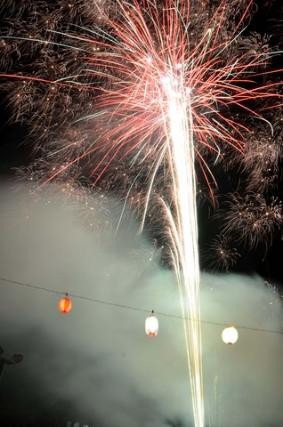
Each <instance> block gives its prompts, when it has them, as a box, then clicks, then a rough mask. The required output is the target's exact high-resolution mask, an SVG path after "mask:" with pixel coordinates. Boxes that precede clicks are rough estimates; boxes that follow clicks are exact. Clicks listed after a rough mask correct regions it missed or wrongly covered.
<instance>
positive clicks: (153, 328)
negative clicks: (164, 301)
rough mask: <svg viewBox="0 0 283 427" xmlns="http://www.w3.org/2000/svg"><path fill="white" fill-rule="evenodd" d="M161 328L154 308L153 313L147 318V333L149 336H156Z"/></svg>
mask: <svg viewBox="0 0 283 427" xmlns="http://www.w3.org/2000/svg"><path fill="white" fill-rule="evenodd" d="M158 330H159V322H158V319H157V317H156V316H155V315H154V311H153V310H152V312H151V315H150V316H148V317H147V318H146V319H145V333H146V335H147V336H148V337H156V336H157V334H158Z"/></svg>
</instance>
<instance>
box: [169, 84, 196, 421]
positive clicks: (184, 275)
mask: <svg viewBox="0 0 283 427" xmlns="http://www.w3.org/2000/svg"><path fill="white" fill-rule="evenodd" d="M163 84H164V88H165V92H166V95H167V100H168V121H167V123H168V134H169V140H168V141H167V144H168V156H169V163H170V166H171V171H172V176H173V189H172V192H173V197H174V199H173V200H174V202H175V210H176V219H174V218H173V217H172V213H171V211H170V209H167V210H166V211H167V215H168V218H169V222H170V223H171V230H172V243H173V248H174V250H173V251H172V257H173V259H174V265H175V271H176V274H177V279H178V285H179V291H180V296H181V304H182V310H183V318H184V328H185V336H186V345H187V353H188V368H189V373H190V382H191V391H192V403H193V413H194V420H195V426H196V427H203V426H204V400H203V380H202V359H201V325H200V299H199V285H200V272H199V256H198V227H197V208H196V182H195V166H194V162H195V156H194V142H193V123H192V120H193V119H192V112H191V105H190V96H188V94H187V95H186V92H187V91H186V90H185V85H184V82H183V81H182V78H179V80H176V79H174V78H172V77H169V76H167V77H164V79H163ZM165 114H166V113H165ZM165 119H166V117H165ZM165 124H166V122H165ZM188 313H189V314H190V318H188V317H187V314H188Z"/></svg>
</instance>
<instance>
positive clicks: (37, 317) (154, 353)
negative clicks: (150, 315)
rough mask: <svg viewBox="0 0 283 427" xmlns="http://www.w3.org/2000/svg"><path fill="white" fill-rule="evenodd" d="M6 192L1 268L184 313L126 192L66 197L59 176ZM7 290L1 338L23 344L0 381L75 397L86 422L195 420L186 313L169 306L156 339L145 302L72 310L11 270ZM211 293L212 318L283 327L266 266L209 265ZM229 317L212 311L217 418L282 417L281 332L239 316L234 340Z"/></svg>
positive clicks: (247, 425) (209, 360) (247, 421)
mask: <svg viewBox="0 0 283 427" xmlns="http://www.w3.org/2000/svg"><path fill="white" fill-rule="evenodd" d="M82 200H84V201H83V203H82ZM0 203H1V207H2V208H1V218H0V231H1V245H0V276H1V277H4V278H9V279H12V280H16V281H21V282H25V283H31V284H34V285H39V286H41V287H45V288H49V289H54V290H58V291H62V294H63V293H64V292H69V293H74V294H79V295H81V296H86V297H89V298H95V299H98V300H103V301H108V302H112V303H117V304H121V305H127V306H132V307H137V308H141V309H145V310H148V312H149V311H150V310H151V309H154V310H155V311H156V312H160V313H168V314H169V315H176V316H179V315H180V314H181V313H180V307H179V299H178V298H179V297H178V292H177V286H176V283H175V278H174V274H173V273H172V272H170V271H167V270H164V269H162V268H161V267H160V265H159V262H158V259H159V254H158V252H157V251H155V250H154V248H152V247H151V246H150V245H149V244H148V242H147V241H146V239H145V238H142V237H141V236H137V225H136V224H135V221H134V219H133V216H132V214H131V213H130V212H127V211H123V212H124V214H123V217H122V220H121V216H120V215H121V211H122V209H123V207H122V206H120V204H119V203H118V202H117V201H115V200H111V199H105V198H103V200H102V198H101V197H93V198H91V197H90V196H87V198H86V196H84V198H82V197H78V194H76V195H75V196H72V197H69V198H68V197H66V196H64V195H63V193H62V191H61V189H60V188H50V189H48V191H47V190H46V191H45V192H43V193H42V194H41V195H40V196H38V195H37V196H36V197H35V196H32V195H31V192H30V189H29V188H28V187H27V186H26V187H25V186H21V187H18V188H17V192H16V193H15V192H14V191H12V190H11V188H10V187H5V188H2V190H1V193H0ZM117 225H119V226H118V227H117ZM0 292H1V299H0V322H1V326H2V327H1V336H2V338H1V342H0V345H3V347H4V348H5V350H7V351H9V352H11V353H12V352H22V353H23V354H24V361H23V362H22V363H21V364H19V365H17V366H15V367H13V368H12V367H11V368H9V367H7V368H6V370H5V372H4V375H3V378H1V383H0V388H1V387H2V388H5V387H6V389H8V390H10V391H11V390H13V388H14V389H15V391H14V393H16V394H17V395H18V396H23V395H27V394H28V393H31V394H33V395H37V399H38V400H39V401H40V400H42V399H43V400H45V401H49V402H53V401H54V402H56V401H62V402H63V401H68V402H71V406H72V407H73V408H74V410H75V409H76V410H77V411H79V413H81V414H83V417H84V419H85V420H86V422H87V423H88V425H102V426H109V427H119V426H121V427H139V426H146V427H161V426H170V425H171V426H177V425H179V426H182V425H184V426H189V425H193V423H192V410H191V398H190V389H189V379H188V373H187V366H186V353H185V342H184V338H183V329H182V328H183V327H182V321H181V320H180V319H178V318H176V317H174V316H173V317H168V316H163V315H161V314H160V315H159V316H158V317H159V321H160V332H159V335H158V337H157V338H155V339H150V338H148V337H146V336H145V334H144V318H145V316H146V313H145V312H142V311H137V310H132V309H124V308H121V307H117V306H111V305H105V304H101V303H94V302H91V301H85V300H82V299H76V298H74V299H73V310H72V312H71V313H70V314H69V315H66V316H62V315H61V314H60V313H59V312H58V310H57V300H58V299H59V298H60V295H58V296H56V295H54V294H52V293H49V292H45V291H39V290H34V289H30V288H24V287H20V286H16V285H12V284H10V283H5V282H1V283H0ZM201 295H202V296H201V300H202V319H203V320H204V321H211V322H216V323H223V324H231V323H232V324H235V325H239V326H249V327H251V328H255V329H272V330H280V328H281V327H282V318H283V316H282V305H281V302H280V297H279V296H278V294H277V293H276V292H275V291H274V290H273V289H272V288H268V287H267V286H266V284H265V283H264V281H263V280H262V279H261V278H260V277H257V276H254V277H247V276H243V275H233V274H223V275H216V274H214V275H212V274H205V273H204V274H202V283H201ZM222 329H223V327H222V326H221V325H215V324H210V323H205V322H204V323H203V352H204V358H203V360H204V387H205V408H206V420H207V426H212V427H214V426H222V427H228V426H229V427H267V426H282V425H283V409H282V408H283V394H282V388H283V375H282V355H283V336H282V335H280V334H274V333H266V332H261V331H256V330H249V329H241V328H239V342H238V343H237V344H236V345H234V346H225V345H224V344H223V342H222V341H221V332H222ZM27 379H28V386H27V385H24V384H27ZM24 381H25V382H24ZM33 403H34V402H33ZM23 405H24V404H23ZM20 410H22V411H23V414H24V408H19V411H20ZM74 421H75V420H74ZM94 423H97V424H94ZM1 425H2V423H1Z"/></svg>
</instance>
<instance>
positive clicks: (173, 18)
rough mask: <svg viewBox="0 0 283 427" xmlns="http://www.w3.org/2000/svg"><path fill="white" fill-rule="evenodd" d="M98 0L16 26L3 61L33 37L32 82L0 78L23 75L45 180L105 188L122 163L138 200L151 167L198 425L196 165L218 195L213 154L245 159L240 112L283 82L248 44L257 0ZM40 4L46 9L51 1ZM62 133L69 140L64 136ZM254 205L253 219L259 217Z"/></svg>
mask: <svg viewBox="0 0 283 427" xmlns="http://www.w3.org/2000/svg"><path fill="white" fill-rule="evenodd" d="M12 3H13V2H12ZM95 4H96V7H97V8H98V9H97V11H98V13H97V16H96V17H95V18H96V19H95V22H94V23H93V22H92V20H93V16H92V13H91V10H90V9H89V7H87V8H86V6H87V5H86V3H85V2H79V4H76V5H75V4H73V3H72V2H70V3H68V4H66V3H65V2H62V6H61V7H60V8H59V9H58V10H55V8H53V10H52V12H51V13H50V14H49V15H48V17H47V16H46V14H45V15H44V18H45V21H46V22H45V28H46V26H47V33H45V32H44V33H43V32H42V27H41V26H39V25H36V26H35V27H34V28H31V27H29V28H27V29H26V31H25V32H22V33H21V34H20V32H18V33H17V34H15V35H11V32H10V30H7V31H8V33H6V34H3V36H2V42H1V43H2V44H3V48H5V52H6V54H9V52H10V49H11V44H13V43H15V40H18V43H17V49H18V50H17V52H20V53H19V55H20V56H21V57H24V56H25V55H26V47H27V41H28V42H29V46H31V47H32V48H31V49H32V53H31V55H32V57H33V58H34V61H33V63H34V68H33V70H31V73H30V74H27V73H26V74H25V75H22V74H20V72H21V71H18V72H16V73H15V72H12V71H11V72H9V69H8V71H7V72H6V73H5V74H3V75H2V76H3V78H4V77H6V78H13V79H17V80H18V85H17V86H16V89H15V92H14V93H12V94H11V93H10V100H11V102H12V103H14V104H16V105H17V116H16V118H17V120H21V119H22V118H23V117H25V115H26V114H28V115H29V116H30V122H31V123H32V131H33V132H34V134H37V135H39V134H40V135H41V138H40V141H41V142H40V143H39V146H38V149H39V151H40V152H41V155H42V157H43V158H44V160H43V161H42V160H41V165H43V166H41V165H39V163H38V164H37V165H36V168H37V169H38V170H41V171H43V178H42V179H41V181H42V184H44V183H48V182H51V181H56V180H58V179H62V177H63V178H64V177H66V176H72V177H73V178H74V179H75V178H78V177H79V175H80V172H78V171H80V170H81V168H82V171H83V172H84V173H85V172H86V171H87V173H88V175H89V176H90V177H91V181H92V184H93V185H98V184H99V183H101V181H102V180H103V178H104V177H105V176H106V175H107V174H108V173H109V170H110V169H111V168H114V169H112V170H114V175H115V171H116V172H117V171H119V173H117V175H119V177H121V178H122V181H123V180H124V182H125V185H124V184H123V187H124V186H125V187H126V186H127V185H128V189H127V192H126V195H127V199H128V200H129V201H130V202H131V200H133V203H140V199H139V198H138V197H137V196H132V195H131V192H133V191H134V189H135V187H136V185H135V183H136V182H139V181H140V180H141V177H140V170H142V171H143V174H142V175H143V188H145V187H146V191H144V193H143V194H144V196H143V198H142V200H143V209H142V212H141V223H142V226H143V224H144V223H145V219H146V214H147V212H148V211H149V207H150V202H151V199H152V198H156V199H158V204H159V206H161V207H162V211H163V213H164V218H165V219H164V221H165V223H166V227H165V228H166V231H167V236H169V240H170V248H171V249H170V251H171V256H172V260H173V265H174V268H175V271H176V274H177V278H178V284H179V289H180V295H181V302H182V308H183V315H184V326H185V335H186V345H187V351H188V364H189V372H190V382H191V390H192V400H193V412H194V420H195V425H196V426H197V427H203V426H204V422H205V421H204V405H203V384H202V363H201V331H200V301H199V260H198V242H197V240H198V230H197V211H196V193H197V191H196V174H195V159H197V161H198V165H199V166H198V167H199V168H200V170H201V172H202V174H203V177H204V179H205V181H206V183H207V186H208V188H209V192H210V196H211V198H212V199H214V190H215V188H216V181H215V179H214V176H213V173H212V171H211V168H210V165H209V162H208V160H207V159H208V157H209V158H213V161H214V162H217V161H218V160H220V159H221V158H222V157H223V153H224V152H225V150H226V147H227V146H228V147H230V148H232V149H233V150H235V151H236V152H237V153H239V155H240V156H244V155H246V156H247V159H248V154H247V153H248V151H245V142H246V135H247V134H249V133H250V132H251V126H250V125H249V124H248V123H247V121H248V120H241V119H240V117H242V116H245V117H248V118H250V117H253V118H257V119H262V111H260V107H259V100H270V99H277V101H276V102H275V104H280V102H281V101H280V94H278V91H277V88H278V86H279V84H280V83H270V82H268V81H266V79H265V78H264V74H266V75H267V74H269V73H271V71H268V66H269V62H270V58H271V56H272V52H270V51H269V50H268V47H267V42H268V40H267V39H266V38H260V37H258V36H257V35H256V34H252V37H251V38H250V39H249V40H250V41H249V42H248V41H247V40H246V41H245V40H244V38H243V31H244V29H245V23H246V22H247V21H248V19H249V17H250V14H251V13H252V10H253V1H252V0H251V1H249V2H246V1H230V2H229V4H227V2H226V1H220V2H210V1H208V0H203V1H197V2H189V1H177V0H176V1H174V0H164V1H163V2H158V1H155V0H140V1H138V0H133V1H132V2H127V1H116V6H115V8H113V11H111V15H109V14H108V13H107V10H108V11H109V10H110V9H109V8H108V6H109V3H106V2H102V3H101V7H99V3H98V2H96V3H95ZM37 7H38V8H39V9H40V7H41V8H43V9H44V7H46V3H45V2H43V5H41V3H40V2H39V4H38V5H37ZM78 10H80V12H79V16H80V19H75V22H74V23H73V24H72V25H70V24H69V25H67V26H66V27H64V25H62V22H63V17H64V16H68V17H69V19H72V20H73V21H74V17H77V16H78ZM36 14H37V16H38V12H36ZM36 14H35V12H34V11H33V12H32V16H33V17H34V16H35V15H36ZM80 14H81V15H80ZM82 16H85V21H84V20H83V19H82ZM38 20H39V21H40V22H42V18H39V17H38ZM82 21H84V22H85V23H86V25H84V22H82ZM90 22H92V26H90V25H89V23H90ZM200 28H201V30H200ZM255 42H256V43H255ZM255 44H256V46H255ZM8 56H9V55H8ZM9 66H10V65H9V64H8V66H7V68H9ZM259 81H261V82H262V83H261V84H260V85H259V84H258V82H259ZM35 106H36V108H35ZM265 107H266V106H265ZM268 108H270V107H268ZM29 111H31V112H30V113H29ZM82 111H83V112H84V114H82ZM239 112H240V114H239ZM70 123H71V126H70ZM67 124H68V125H69V126H68V129H67V130H66V125H67ZM61 128H63V129H64V135H63V137H62V136H61V137H59V138H58V137H55V134H56V133H57V132H58V129H61ZM81 129H83V130H84V131H83V133H82V132H81ZM78 134H79V136H78ZM46 135H48V137H49V140H50V135H52V143H50V142H49V143H48V144H47V147H48V148H47V150H46V148H45V147H46V142H45V140H46ZM82 135H84V136H82ZM53 136H54V137H53ZM42 141H44V143H43V142H42ZM42 147H44V148H42ZM245 153H246V154H245ZM251 161H252V160H249V161H248V160H247V162H246V164H247V165H248V163H249V162H251ZM50 164H51V167H49V165H50ZM117 164H118V165H119V166H118V167H117ZM121 164H122V165H124V167H123V169H122V172H121V173H120V171H121V166H120V165H121ZM112 165H114V166H112ZM247 167H248V166H247ZM133 171H134V172H133ZM164 171H166V173H167V176H166V181H167V183H168V182H169V185H168V184H167V186H166V191H165V192H163V194H162V192H160V191H157V192H156V191H155V188H156V186H158V184H156V183H158V182H159V179H160V175H162V173H164ZM83 172H82V173H83ZM133 175H135V176H134V178H133V179H131V180H130V185H129V177H131V176H133ZM65 179H66V178H65ZM156 193H158V196H156ZM256 201H258V199H256ZM234 202H235V200H233V203H234ZM237 203H238V209H239V206H242V205H241V203H239V200H238V199H237ZM242 204H243V203H242ZM259 205H260V207H259V208H258V209H259V211H260V213H261V214H262V213H263V205H262V203H259ZM249 206H250V204H249ZM251 210H252V209H248V217H249V218H250V216H253V218H254V217H255V212H254V211H252V212H250V211H251ZM275 210H276V209H275V206H273V204H271V206H270V207H269V208H267V207H266V209H265V211H264V218H265V222H264V225H262V220H261V218H259V215H258V216H256V218H257V219H256V220H253V225H255V224H256V227H257V226H258V224H259V223H260V225H261V227H260V230H261V231H262V230H263V231H264V232H265V231H266V230H267V229H269V228H270V227H268V226H267V220H266V218H267V217H271V216H272V217H273V220H274V221H277V222H278V218H277V217H278V215H277V213H276V212H277V210H276V212H275ZM267 212H268V214H267ZM246 214H247V209H245V208H243V215H244V216H245V218H246V216H247V215H246ZM231 215H232V214H231ZM276 215H277V216H276ZM280 215H281V214H280ZM234 217H235V215H234ZM231 218H232V216H231ZM280 218H281V217H280ZM228 220H229V218H228ZM248 220H249V219H248ZM248 220H246V222H247V221H248ZM280 220H281V219H280ZM238 222H239V221H238ZM230 223H232V219H231V221H230ZM243 225H245V226H246V223H243V221H242V222H241V223H239V224H238V226H239V227H243ZM248 225H250V223H248ZM243 237H244V236H243ZM251 243H253V242H251Z"/></svg>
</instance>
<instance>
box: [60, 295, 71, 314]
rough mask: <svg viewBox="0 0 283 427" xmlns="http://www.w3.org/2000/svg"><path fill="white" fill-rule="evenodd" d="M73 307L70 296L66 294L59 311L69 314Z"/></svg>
mask: <svg viewBox="0 0 283 427" xmlns="http://www.w3.org/2000/svg"><path fill="white" fill-rule="evenodd" d="M72 305H73V303H72V300H71V298H70V297H69V296H68V294H66V295H65V296H64V298H61V299H60V300H59V302H58V309H59V311H60V312H61V313H62V314H68V313H70V311H71V310H72Z"/></svg>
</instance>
